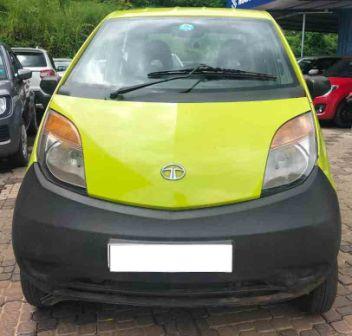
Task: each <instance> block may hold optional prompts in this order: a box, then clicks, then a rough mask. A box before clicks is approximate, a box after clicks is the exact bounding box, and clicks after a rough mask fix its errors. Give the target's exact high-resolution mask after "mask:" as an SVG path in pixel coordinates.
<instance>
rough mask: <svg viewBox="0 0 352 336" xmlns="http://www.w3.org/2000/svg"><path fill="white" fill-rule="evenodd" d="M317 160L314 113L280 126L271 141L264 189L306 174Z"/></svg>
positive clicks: (297, 179)
mask: <svg viewBox="0 0 352 336" xmlns="http://www.w3.org/2000/svg"><path fill="white" fill-rule="evenodd" d="M316 160H317V143H316V136H315V127H314V120H313V116H312V114H311V113H307V114H304V115H301V116H299V117H296V118H294V119H292V120H290V121H288V122H287V123H286V124H284V125H283V126H281V128H280V129H279V130H278V131H277V133H276V134H275V136H274V139H273V141H272V144H271V148H270V152H269V157H268V162H267V166H266V172H265V178H264V185H263V189H264V190H272V189H275V188H278V187H287V186H290V185H292V184H295V183H299V182H300V181H302V180H304V179H305V178H307V177H308V176H309V175H310V173H311V172H312V170H313V168H314V165H315V163H316Z"/></svg>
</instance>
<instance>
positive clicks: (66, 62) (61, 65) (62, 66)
mask: <svg viewBox="0 0 352 336" xmlns="http://www.w3.org/2000/svg"><path fill="white" fill-rule="evenodd" d="M71 62H72V59H71V58H54V63H55V68H56V71H57V74H58V75H59V76H60V77H62V76H63V75H64V74H65V72H66V70H67V68H68V67H69V66H70V64H71Z"/></svg>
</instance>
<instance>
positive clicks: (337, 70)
mask: <svg viewBox="0 0 352 336" xmlns="http://www.w3.org/2000/svg"><path fill="white" fill-rule="evenodd" d="M326 75H327V76H328V77H344V78H352V59H341V60H340V61H339V62H337V63H336V64H334V65H333V66H332V67H331V68H329V69H328V70H327V71H326Z"/></svg>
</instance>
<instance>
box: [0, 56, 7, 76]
mask: <svg viewBox="0 0 352 336" xmlns="http://www.w3.org/2000/svg"><path fill="white" fill-rule="evenodd" d="M6 78H7V75H6V68H5V63H4V60H3V57H2V55H1V53H0V80H3V79H6Z"/></svg>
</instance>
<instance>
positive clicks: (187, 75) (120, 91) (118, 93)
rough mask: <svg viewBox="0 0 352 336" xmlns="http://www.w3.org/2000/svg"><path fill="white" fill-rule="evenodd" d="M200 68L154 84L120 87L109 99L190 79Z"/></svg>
mask: <svg viewBox="0 0 352 336" xmlns="http://www.w3.org/2000/svg"><path fill="white" fill-rule="evenodd" d="M202 66H203V65H199V66H197V67H195V68H194V69H190V70H189V71H188V72H183V73H185V75H183V76H176V77H170V78H166V79H162V80H159V81H155V82H149V83H144V84H137V85H132V86H126V87H122V88H120V89H118V90H116V91H113V92H111V94H110V98H111V99H116V98H118V97H120V96H121V95H123V94H125V93H128V92H132V91H136V90H139V89H143V88H146V87H148V86H152V85H156V84H160V83H166V82H171V81H175V80H178V79H187V78H190V77H192V76H193V74H194V73H195V72H196V71H197V70H198V69H199V68H201V67H202ZM148 77H149V75H148Z"/></svg>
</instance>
